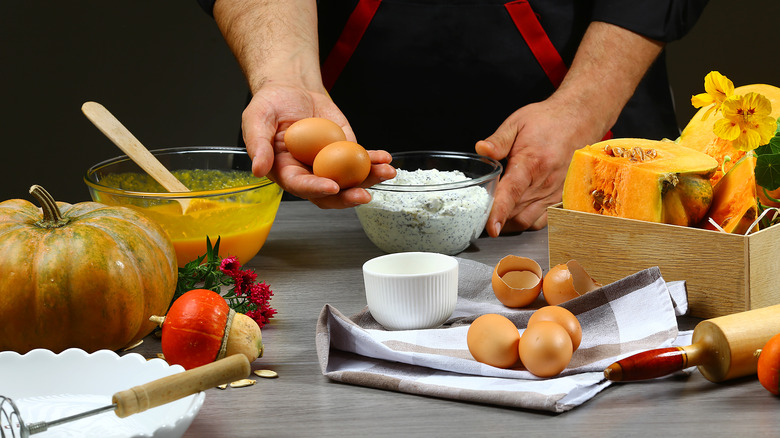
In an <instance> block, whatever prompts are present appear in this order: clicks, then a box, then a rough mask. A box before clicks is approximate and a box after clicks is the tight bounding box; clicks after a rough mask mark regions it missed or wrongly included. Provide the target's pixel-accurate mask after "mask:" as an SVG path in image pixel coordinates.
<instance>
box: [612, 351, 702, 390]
mask: <svg viewBox="0 0 780 438" xmlns="http://www.w3.org/2000/svg"><path fill="white" fill-rule="evenodd" d="M687 367H688V353H687V352H686V351H685V349H684V348H681V347H670V348H660V349H656V350H649V351H645V352H642V353H638V354H635V355H633V356H629V357H627V358H625V359H622V360H619V361H617V362H615V363H613V364H612V365H610V366H608V367H607V369H605V370H604V377H606V378H607V380H611V381H613V382H626V381H631V380H647V379H654V378H656V377H663V376H667V375H669V374H672V373H675V372H677V371H681V370H683V369H685V368H687Z"/></svg>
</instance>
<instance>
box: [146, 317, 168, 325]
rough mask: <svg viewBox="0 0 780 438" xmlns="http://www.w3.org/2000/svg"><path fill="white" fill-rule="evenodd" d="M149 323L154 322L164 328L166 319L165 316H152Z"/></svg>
mask: <svg viewBox="0 0 780 438" xmlns="http://www.w3.org/2000/svg"><path fill="white" fill-rule="evenodd" d="M149 321H152V322H153V323H155V324H157V325H158V326H160V327H162V325H163V322H165V317H164V316H157V315H152V316H150V317H149Z"/></svg>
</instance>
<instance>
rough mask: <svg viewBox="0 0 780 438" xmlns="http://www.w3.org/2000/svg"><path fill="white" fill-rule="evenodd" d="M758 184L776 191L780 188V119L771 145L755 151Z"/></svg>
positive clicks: (770, 141) (770, 142)
mask: <svg viewBox="0 0 780 438" xmlns="http://www.w3.org/2000/svg"><path fill="white" fill-rule="evenodd" d="M755 154H756V184H758V185H759V186H761V187H763V188H765V189H767V190H775V189H777V188H779V187H780V119H778V120H777V128H776V129H775V135H774V137H772V138H771V139H770V140H769V143H767V144H765V145H763V146H759V147H757V148H756V149H755Z"/></svg>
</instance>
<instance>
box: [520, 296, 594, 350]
mask: <svg viewBox="0 0 780 438" xmlns="http://www.w3.org/2000/svg"><path fill="white" fill-rule="evenodd" d="M539 321H552V322H554V323H556V324H558V325H560V326H561V327H563V328H564V329H565V330H566V331H567V332H568V333H569V337H570V338H571V344H572V351H576V350H577V348H579V347H580V342H582V326H581V325H580V321H579V320H578V319H577V317H576V316H574V314H573V313H571V312H570V311H568V310H567V309H564V308H563V307H560V306H544V307H542V308H541V309H539V310H537V311H535V312H534V313H533V314H532V315H531V318H530V319H529V320H528V327H530V326H532V325H533V324H535V323H537V322H539Z"/></svg>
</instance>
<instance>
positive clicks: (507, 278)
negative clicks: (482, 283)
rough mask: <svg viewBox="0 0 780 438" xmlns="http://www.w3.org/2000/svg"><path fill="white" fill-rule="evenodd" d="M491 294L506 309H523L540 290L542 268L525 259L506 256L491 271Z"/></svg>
mask: <svg viewBox="0 0 780 438" xmlns="http://www.w3.org/2000/svg"><path fill="white" fill-rule="evenodd" d="M492 284H493V293H495V294H496V298H498V300H499V301H501V303H502V304H503V305H505V306H507V307H525V306H528V305H529V304H531V303H533V302H534V301H535V300H536V298H537V297H538V296H539V292H541V290H542V268H541V267H540V266H539V263H537V262H535V261H534V260H532V259H529V258H527V257H520V256H515V255H508V256H506V257H504V258H502V259H501V260H499V262H498V264H497V265H496V267H495V268H494V269H493V278H492Z"/></svg>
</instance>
